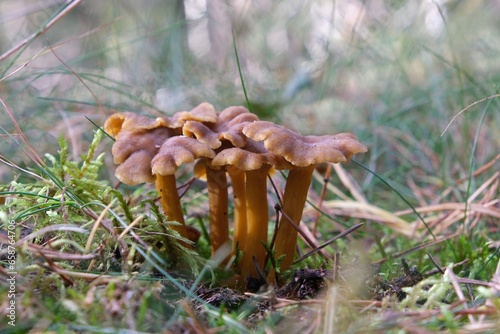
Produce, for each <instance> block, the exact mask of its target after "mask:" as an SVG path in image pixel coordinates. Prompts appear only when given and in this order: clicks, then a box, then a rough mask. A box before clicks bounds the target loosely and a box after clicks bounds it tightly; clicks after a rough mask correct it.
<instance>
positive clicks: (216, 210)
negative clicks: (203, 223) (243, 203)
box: [206, 161, 229, 254]
mask: <svg viewBox="0 0 500 334" xmlns="http://www.w3.org/2000/svg"><path fill="white" fill-rule="evenodd" d="M206 171H207V188H208V203H209V206H210V208H209V219H210V247H211V249H212V254H215V252H216V251H217V250H218V249H219V248H220V247H221V246H223V245H224V244H226V243H228V242H229V220H228V215H227V210H228V195H227V177H226V171H225V170H223V169H220V170H216V169H213V168H211V167H210V166H209V162H208V161H207V166H206Z"/></svg>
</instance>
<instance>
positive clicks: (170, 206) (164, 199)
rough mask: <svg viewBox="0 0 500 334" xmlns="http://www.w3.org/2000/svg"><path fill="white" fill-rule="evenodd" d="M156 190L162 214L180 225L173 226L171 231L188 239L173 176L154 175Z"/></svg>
mask: <svg viewBox="0 0 500 334" xmlns="http://www.w3.org/2000/svg"><path fill="white" fill-rule="evenodd" d="M156 189H157V190H158V193H159V194H160V203H161V207H162V209H163V212H164V213H165V214H166V215H167V217H168V219H170V220H173V221H176V222H179V223H180V224H181V225H174V226H172V229H173V230H175V231H177V232H178V233H179V234H180V235H181V236H182V237H184V238H189V234H188V232H187V229H186V226H185V223H184V214H183V213H182V207H181V201H180V198H179V193H178V192H177V184H176V182H175V175H173V174H172V175H156Z"/></svg>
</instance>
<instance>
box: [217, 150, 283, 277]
mask: <svg viewBox="0 0 500 334" xmlns="http://www.w3.org/2000/svg"><path fill="white" fill-rule="evenodd" d="M212 165H214V166H221V167H222V166H225V167H226V168H227V169H230V168H236V169H237V170H239V171H244V172H245V177H244V181H245V184H244V196H241V197H243V198H244V199H245V203H239V205H238V206H236V205H235V210H236V212H235V215H236V216H237V217H239V218H238V219H235V227H234V231H235V233H234V240H233V245H236V244H238V247H239V248H240V250H242V251H243V256H242V258H241V261H240V263H239V267H240V271H241V274H242V275H243V277H247V276H252V277H257V270H256V268H255V265H254V263H253V258H255V260H256V262H257V264H258V265H259V266H260V267H261V268H264V265H265V263H264V261H265V258H266V250H265V248H264V246H263V245H262V242H264V243H267V234H268V231H267V229H268V222H269V211H268V210H269V209H268V203H267V175H268V173H269V170H270V169H271V167H276V168H278V169H284V168H289V167H290V164H289V163H287V162H286V161H285V159H283V158H282V157H280V156H278V155H276V154H273V153H271V152H268V151H267V150H266V149H265V148H264V146H263V145H262V144H261V143H257V142H253V141H250V140H247V144H246V146H245V147H243V148H238V147H234V148H228V149H225V150H223V151H221V152H219V153H218V154H217V155H216V156H215V158H214V159H213V160H212ZM233 173H235V171H233ZM235 174H236V173H235ZM238 177H239V176H238ZM233 182H234V181H233ZM236 182H237V183H236V185H233V187H234V189H235V191H238V192H242V188H243V187H242V185H241V183H240V182H241V179H236ZM243 210H244V211H245V212H241V211H243Z"/></svg>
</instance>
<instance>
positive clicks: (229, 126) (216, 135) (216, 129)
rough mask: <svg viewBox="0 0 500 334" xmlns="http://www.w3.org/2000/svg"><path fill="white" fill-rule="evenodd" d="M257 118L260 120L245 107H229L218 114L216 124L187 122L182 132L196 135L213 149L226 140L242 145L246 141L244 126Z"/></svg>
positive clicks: (190, 135) (235, 144)
mask: <svg viewBox="0 0 500 334" xmlns="http://www.w3.org/2000/svg"><path fill="white" fill-rule="evenodd" d="M256 120H258V118H257V116H256V115H254V114H252V113H250V112H249V111H248V110H247V109H246V108H245V107H229V108H226V109H224V110H223V111H222V112H221V113H220V114H219V115H218V118H217V122H215V123H214V124H202V123H200V122H195V121H189V122H186V124H185V125H184V126H183V128H182V133H183V135H185V136H188V137H196V138H197V139H198V140H199V141H200V142H202V143H205V144H207V145H208V146H210V148H212V149H217V148H219V147H221V146H222V143H223V142H224V141H226V142H230V143H231V145H232V146H235V147H242V146H244V145H245V143H246V137H245V136H244V135H243V133H242V129H243V127H244V126H245V125H246V124H247V123H249V122H254V121H256Z"/></svg>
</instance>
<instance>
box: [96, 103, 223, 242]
mask: <svg viewBox="0 0 500 334" xmlns="http://www.w3.org/2000/svg"><path fill="white" fill-rule="evenodd" d="M190 120H192V121H198V122H206V123H210V122H212V123H214V122H215V121H216V120H217V113H216V112H215V109H214V108H213V107H212V105H210V104H208V103H202V104H200V105H199V106H197V107H195V108H194V109H193V110H192V111H191V112H187V111H183V112H179V113H176V114H174V115H173V116H172V117H157V118H156V119H150V118H147V117H144V116H141V115H138V114H134V113H131V112H123V113H116V114H113V115H111V116H110V117H109V118H108V119H107V120H106V123H105V125H104V128H105V131H106V132H107V133H109V134H111V135H112V136H113V137H115V139H116V140H115V143H114V144H113V148H112V153H113V157H114V162H115V163H116V164H120V165H119V166H118V167H117V169H116V172H115V175H116V177H117V178H118V179H119V180H120V181H121V182H123V183H125V184H128V185H136V184H139V183H143V182H154V181H155V182H156V188H157V190H158V192H159V193H160V195H161V205H162V208H163V209H164V211H165V213H166V214H167V216H168V217H169V219H171V220H176V221H178V222H179V223H181V225H180V226H177V227H175V229H176V230H177V232H179V234H180V235H181V236H183V237H186V238H188V237H189V233H188V231H187V230H186V227H185V225H184V216H183V215H182V211H181V210H180V202H179V198H178V193H177V189H176V188H175V177H173V176H171V177H166V178H165V177H156V175H155V174H154V173H153V171H152V168H151V161H152V159H153V157H154V156H155V155H156V154H157V153H158V151H159V148H160V147H161V146H162V144H163V143H164V142H165V141H166V140H167V139H169V138H171V137H175V136H180V135H181V133H182V129H181V127H182V125H183V124H184V123H185V122H187V121H190ZM212 153H213V152H212Z"/></svg>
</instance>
